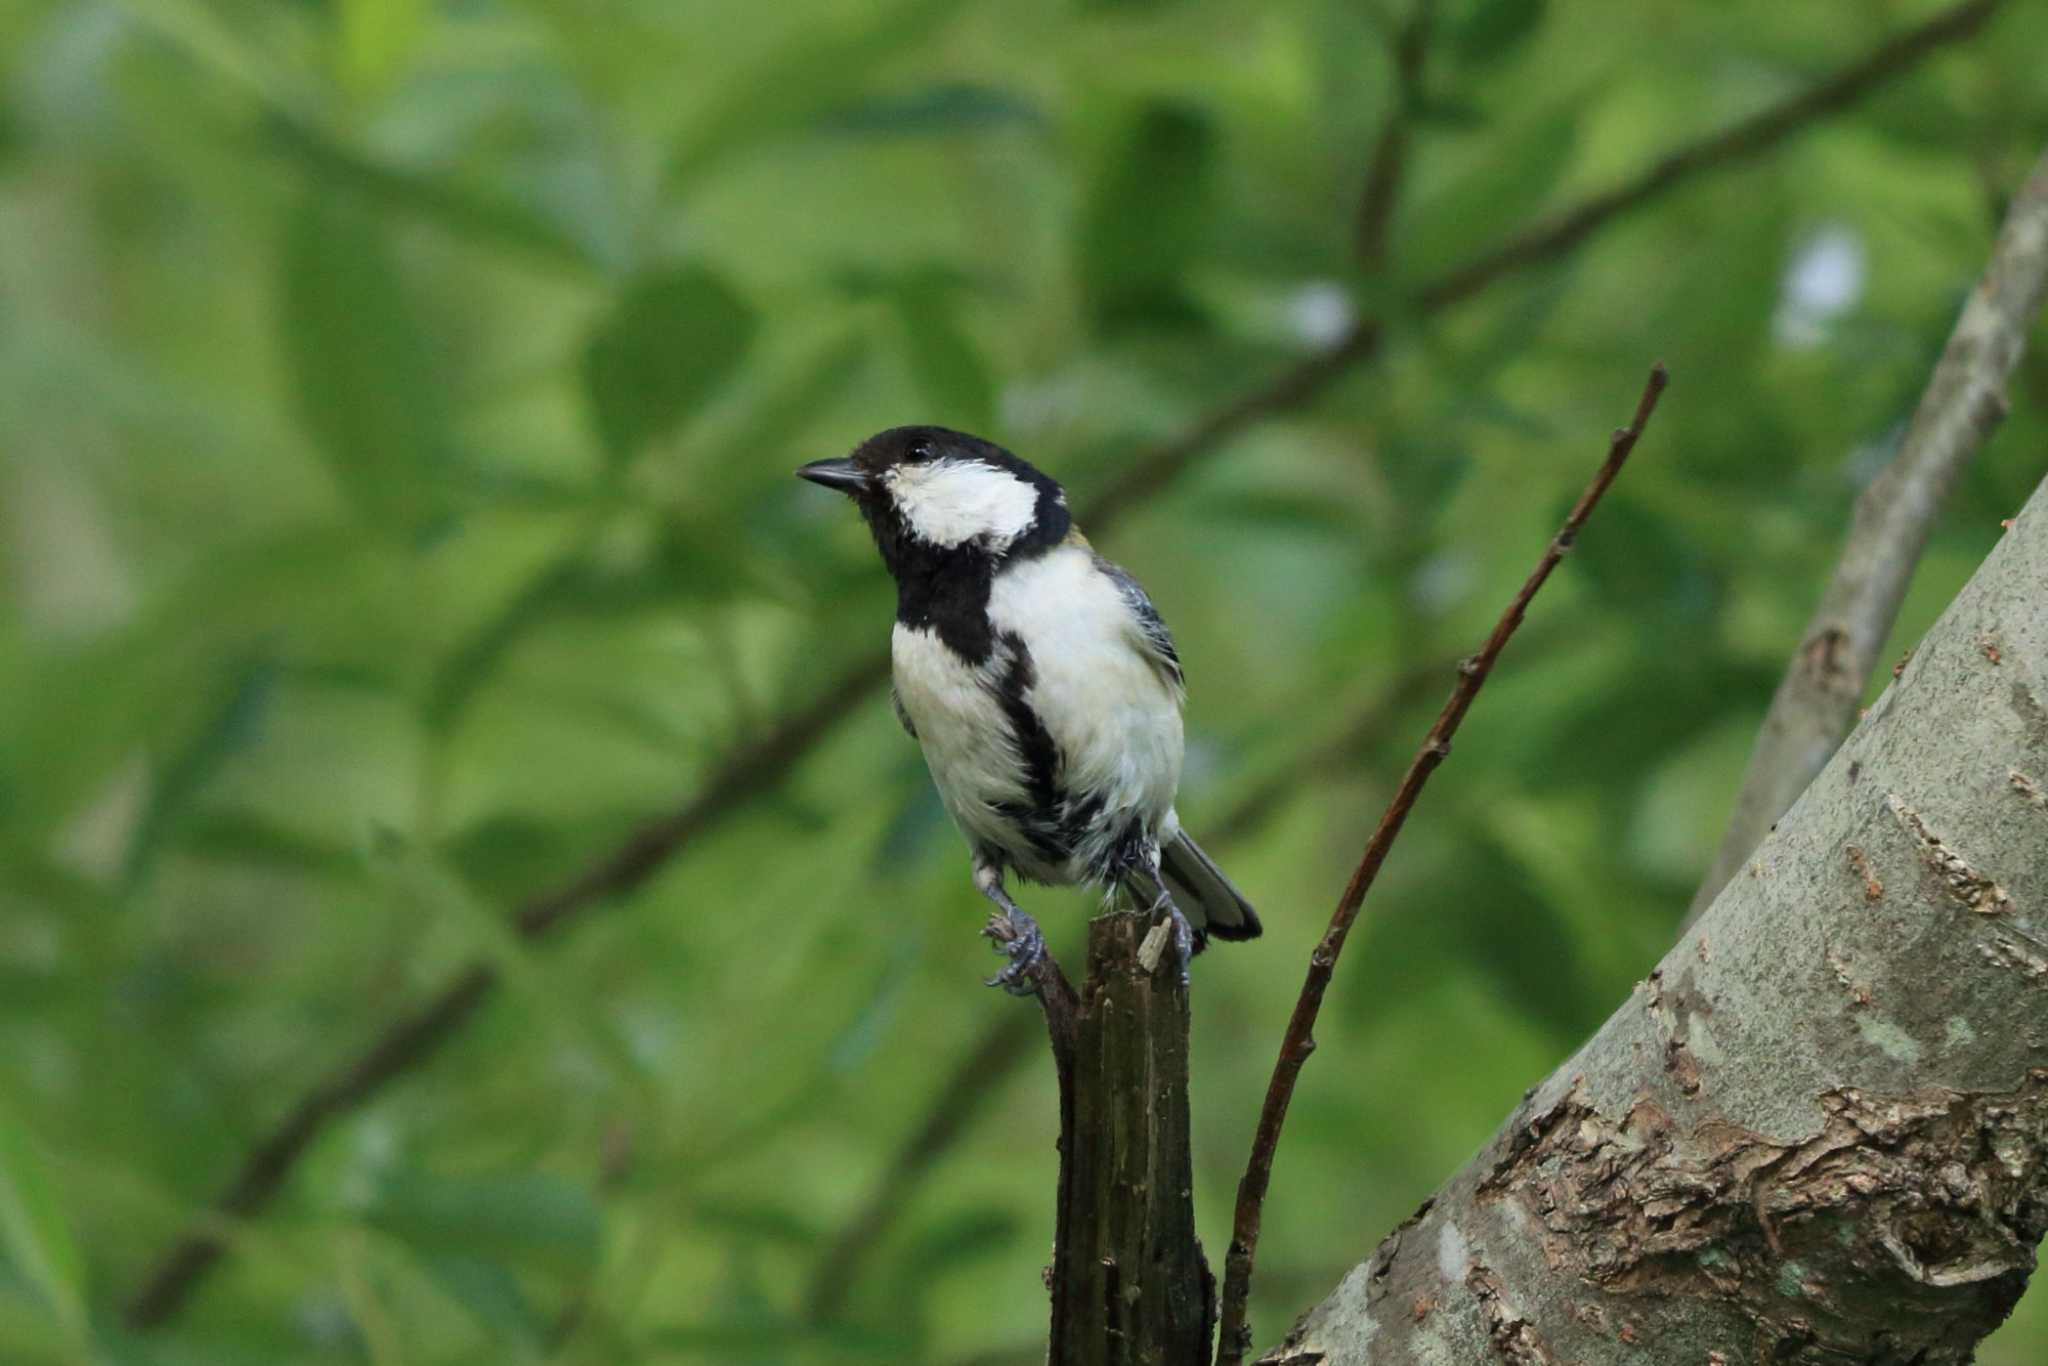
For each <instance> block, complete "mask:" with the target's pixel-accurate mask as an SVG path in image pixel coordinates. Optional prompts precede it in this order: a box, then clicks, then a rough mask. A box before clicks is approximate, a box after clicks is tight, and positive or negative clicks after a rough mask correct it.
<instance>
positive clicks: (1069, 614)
mask: <svg viewBox="0 0 2048 1366" xmlns="http://www.w3.org/2000/svg"><path fill="white" fill-rule="evenodd" d="M989 619H990V621H991V622H992V623H993V624H994V626H995V628H996V630H997V631H998V632H1003V631H1014V632H1016V633H1017V635H1018V636H1019V637H1020V638H1022V640H1023V641H1024V644H1025V647H1026V648H1027V649H1029V650H1030V652H1031V661H1032V664H1033V667H1034V671H1035V682H1034V684H1033V686H1032V688H1031V690H1030V692H1029V693H1028V694H1027V699H1028V700H1029V701H1030V703H1031V707H1032V710H1034V711H1036V712H1037V713H1038V716H1039V718H1040V720H1041V721H1043V722H1044V724H1045V728H1046V730H1047V731H1048V732H1049V733H1050V734H1051V735H1052V738H1053V741H1054V742H1055V743H1056V744H1057V745H1058V746H1059V749H1060V754H1061V755H1062V757H1063V758H1064V759H1065V761H1066V769H1065V773H1064V774H1063V777H1062V784H1063V786H1064V787H1065V788H1066V790H1067V791H1068V792H1069V793H1072V794H1077V795H1078V794H1100V795H1101V797H1102V799H1103V808H1104V811H1103V815H1104V819H1103V820H1101V821H1098V822H1097V826H1098V829H1099V830H1100V832H1101V833H1102V834H1103V835H1104V837H1105V838H1106V837H1107V836H1108V835H1110V834H1111V833H1113V831H1114V830H1115V828H1116V827H1117V826H1118V825H1120V824H1121V823H1122V822H1121V821H1120V820H1118V819H1117V818H1118V817H1119V816H1122V815H1137V816H1138V817H1140V818H1141V819H1142V820H1143V821H1144V823H1145V826H1146V828H1147V829H1148V830H1153V831H1156V830H1157V829H1158V828H1159V824H1160V822H1161V821H1162V820H1164V819H1165V817H1166V814H1167V813H1168V812H1169V811H1171V810H1172V809H1173V796H1174V793H1175V791H1176V790H1177V789H1178V788H1179V787H1180V766H1181V749H1182V744H1183V738H1182V733H1181V719H1180V698H1179V696H1178V694H1177V693H1176V692H1175V691H1174V690H1173V689H1172V688H1171V686H1170V685H1169V684H1168V683H1167V682H1166V681H1165V680H1164V679H1163V678H1161V677H1160V674H1159V671H1158V669H1157V667H1156V666H1155V665H1154V664H1153V662H1152V661H1151V660H1150V659H1149V658H1148V657H1147V656H1146V655H1145V653H1144V652H1143V650H1142V649H1141V648H1140V646H1139V640H1140V634H1139V631H1138V627H1137V624H1136V622H1135V620H1134V618H1133V617H1132V615H1131V610H1130V607H1129V605H1128V604H1127V603H1126V602H1125V600H1124V596H1123V594H1122V592H1121V591H1120V590H1119V589H1118V588H1117V586H1116V584H1115V583H1114V582H1113V581H1112V580H1110V579H1109V578H1108V577H1107V576H1105V575H1104V574H1103V573H1102V572H1101V571H1100V570H1098V569H1097V568H1096V567H1095V556H1094V554H1093V553H1092V552H1091V551H1089V550H1088V549H1086V548H1085V547H1084V546H1078V545H1066V546H1061V547H1060V548H1058V549H1056V550H1053V551H1051V552H1049V553H1047V554H1045V555H1042V556H1039V557H1038V558H1036V559H1033V560H1027V561H1025V562H1024V563H1021V564H1018V565H1015V566H1012V567H1011V568H1009V569H1007V570H1005V571H1004V572H1003V573H1001V574H999V575H997V576H996V580H995V585H994V589H993V591H992V592H991V594H990V597H989Z"/></svg>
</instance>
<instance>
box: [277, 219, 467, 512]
mask: <svg viewBox="0 0 2048 1366" xmlns="http://www.w3.org/2000/svg"><path fill="white" fill-rule="evenodd" d="M279 270H280V273H281V278H280V280H279V282H278V299H279V304H280V310H279V316H278V326H279V328H280V330H281V332H282V336H281V339H280V342H281V347H282V350H283V352H284V360H285V365H286V368H287V370H288V372H289V375H290V379H291V385H292V397H293V399H294V402H295V406H296V407H297V409H298V415H299V421H300V422H301V424H302V425H303V426H304V427H305V429H306V433H307V435H309V436H310V437H312V439H313V442H314V444H315V445H316V446H317V447H318V448H319V450H320V453H321V455H322V456H324V457H325V458H326V460H327V464H328V467H329V468H330V469H331V470H332V471H333V473H334V478H335V481H336V482H337V483H338V484H340V485H341V487H342V489H343V490H344V491H345V492H347V493H348V494H349V496H350V497H351V498H353V499H354V500H355V502H356V505H357V507H358V508H359V509H360V511H361V513H362V515H363V517H364V518H365V519H366V520H367V521H369V522H371V523H372V524H374V525H381V526H388V527H393V528H396V529H398V530H399V531H400V532H401V533H412V532H416V531H417V530H418V529H419V527H420V525H421V524H422V523H423V522H424V521H425V519H426V516H427V514H428V511H429V500H428V482H429V480H430V478H431V477H432V475H433V473H434V470H433V467H434V465H435V464H436V463H437V462H438V461H439V460H440V459H441V458H442V456H443V455H444V453H445V440H446V436H445V427H446V418H445V414H444V413H443V411H442V407H441V394H442V392H443V390H442V386H441V384H440V382H439V380H438V378H437V376H436V367H435V366H434V365H433V364H432V355H433V351H432V347H431V346H430V345H429V344H428V342H427V338H426V336H425V333H424V331H423V329H422V327H421V325H420V320H419V318H418V317H417V315H416V313H415V310H414V301H415V298H416V293H415V291H413V290H412V289H411V288H409V287H408V285H407V283H406V281H405V280H404V279H403V278H402V277H401V273H400V269H399V264H398V261H397V258H396V256H395V254H394V253H393V251H392V249H391V243H390V239H389V237H388V236H387V234H386V232H385V230H384V225H383V223H382V221H381V220H379V219H378V218H376V217H375V216H373V215H371V214H370V213H368V212H366V211H365V210H364V209H363V207H362V206H361V205H360V204H358V203H357V202H356V200H355V199H354V198H353V197H352V196H349V195H347V194H343V193H337V192H334V191H332V190H330V189H327V188H324V187H323V188H316V189H314V190H312V191H311V192H309V193H308V194H307V196H306V198H305V201H304V203H303V204H301V205H300V208H299V211H298V214H297V216H296V217H295V219H294V220H293V222H292V224H291V226H290V227H289V229H288V230H287V232H286V235H285V246H284V252H283V256H282V258H281V260H280V262H279Z"/></svg>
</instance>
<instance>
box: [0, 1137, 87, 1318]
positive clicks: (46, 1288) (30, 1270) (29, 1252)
mask: <svg viewBox="0 0 2048 1366" xmlns="http://www.w3.org/2000/svg"><path fill="white" fill-rule="evenodd" d="M0 1248H4V1249H5V1250H6V1253H7V1260H8V1261H9V1262H10V1263H12V1264H13V1266H14V1269H15V1270H16V1271H17V1272H19V1273H20V1274H21V1276H22V1277H23V1278H24V1279H25V1280H26V1281H27V1282H28V1283H29V1284H30V1285H32V1286H34V1287H35V1291H36V1294H37V1295H39V1296H40V1297H41V1298H42V1301H43V1303H44V1305H45V1306H46V1307H47V1308H48V1309H49V1311H50V1313H51V1315H52V1316H53V1317H55V1318H56V1320H57V1321H58V1322H59V1323H61V1324H62V1325H63V1326H64V1328H65V1329H66V1330H67V1331H68V1332H69V1333H70V1334H71V1335H72V1337H73V1338H74V1339H75V1340H83V1338H84V1336H85V1332H86V1316H85V1270H84V1263H83V1262H82V1261H81V1260H80V1258H79V1255H78V1247H77V1245H76V1244H75V1243H73V1242H72V1240H71V1229H70V1227H69V1225H67V1224H66V1223H65V1221H64V1217H63V1215H62V1213H61V1212H60V1211H59V1210H58V1208H57V1197H56V1193H55V1191H54V1190H53V1189H52V1187H51V1183H50V1179H49V1176H48V1173H47V1172H46V1171H45V1169H44V1167H43V1162H42V1158H41V1156H40V1154H38V1153H37V1151H36V1149H35V1145H34V1144H33V1142H32V1141H31V1140H30V1139H29V1137H28V1135H27V1134H26V1133H25V1132H23V1130H22V1129H21V1127H20V1125H19V1124H18V1123H16V1122H15V1120H14V1118H13V1116H11V1115H8V1114H5V1113H0Z"/></svg>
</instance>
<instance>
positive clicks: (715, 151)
mask: <svg viewBox="0 0 2048 1366" xmlns="http://www.w3.org/2000/svg"><path fill="white" fill-rule="evenodd" d="M963 3H964V0H909V3H907V4H900V5H897V6H895V7H893V8H891V9H888V10H886V11H884V12H883V13H882V14H881V15H880V16H879V17H878V18H875V19H874V20H872V21H871V22H870V23H869V24H868V25H867V26H866V27H864V28H860V29H857V30H854V31H851V32H849V31H847V30H844V29H826V30H823V31H819V32H811V33H806V34H805V35H804V36H803V37H801V38H798V39H796V40H794V41H792V42H790V43H789V44H787V45H785V46H784V47H782V48H780V49H779V50H777V51H776V52H775V53H773V54H772V55H771V56H769V57H768V58H767V60H765V61H763V62H761V63H760V64H758V65H756V66H754V67H752V68H750V69H748V70H745V71H742V72H739V73H738V74H737V75H735V76H734V77H733V78H732V79H731V80H730V81H728V82H727V84H726V88H725V90H724V91H723V92H721V93H720V95H719V96H718V97H717V98H716V99H715V100H714V101H713V102H712V104H711V107H710V108H709V110H707V111H706V112H705V113H704V114H703V115H701V116H700V117H699V118H698V119H697V121H696V124H695V126H694V127H692V128H691V130H690V132H689V133H688V135H687V136H685V137H684V139H683V140H682V142H681V144H680V145H679V146H678V147H677V148H676V151H675V153H674V155H673V156H671V157H670V159H669V167H668V177H667V186H668V188H669V189H670V190H671V191H680V190H683V189H686V188H687V187H689V186H690V185H691V184H692V183H693V182H695V181H696V180H698V179H699V178H700V177H702V176H704V175H705V174H707V173H708V172H710V171H711V170H713V169H714V168H716V167H718V166H720V165H721V164H723V163H724V162H725V161H727V160H728V159H730V158H732V157H735V156H738V155H740V154H742V153H744V152H748V151H751V150H753V149H754V148H756V147H758V146H760V145H761V144H762V143H764V142H767V141H769V140H771V139H775V138H780V137H784V136H787V135H788V134H790V133H793V132H796V131H798V130H799V129H801V128H803V127H804V126H805V125H806V124H807V123H809V122H810V121H811V120H812V119H814V118H815V117H816V116H817V115H818V113H819V112H820V111H822V110H825V109H829V108H831V107H833V106H834V105H839V104H844V103H845V102H846V101H847V100H849V99H850V98H851V97H853V96H854V95H855V94H857V93H858V92H860V91H861V90H863V89H865V88H866V87H867V85H868V83H869V82H871V81H872V80H874V72H875V69H876V68H877V67H878V66H879V65H881V64H882V63H884V62H886V61H887V60H888V59H889V58H891V57H893V56H895V55H896V54H897V53H899V52H901V51H903V50H905V49H907V48H910V47H913V46H915V45H916V44H917V43H919V42H920V41H922V40H924V39H926V38H928V37H930V36H931V35H932V33H933V32H935V31H936V30H937V29H938V28H939V26H940V25H941V24H944V23H945V22H946V21H947V20H949V19H951V18H952V17H953V15H954V13H955V12H957V11H958V10H959V9H960V8H961V6H962V4H963ZM783 209H784V211H788V210H789V206H788V205H787V204H785V205H784V206H783Z"/></svg>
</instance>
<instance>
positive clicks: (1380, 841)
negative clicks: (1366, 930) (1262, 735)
mask: <svg viewBox="0 0 2048 1366" xmlns="http://www.w3.org/2000/svg"><path fill="white" fill-rule="evenodd" d="M1665 379H1666V376H1665V372H1664V367H1663V366H1662V365H1658V366H1655V367H1653V368H1652V369H1651V371H1650V378H1649V381H1648V382H1647V383H1646V384H1645V385H1644V386H1643V394H1642V397H1641V398H1640V399H1639V400H1637V402H1636V411H1635V416H1634V417H1633V418H1631V419H1630V420H1629V425H1628V426H1626V427H1623V428H1620V429H1619V430H1617V431H1616V432H1615V433H1614V436H1613V439H1612V440H1611V441H1610V442H1609V443H1608V447H1607V458H1606V460H1604V461H1603V462H1601V465H1600V469H1599V472H1598V473H1596V474H1595V475H1594V476H1593V482H1592V483H1590V484H1588V485H1587V486H1586V491H1585V492H1584V493H1582V494H1580V495H1579V501H1578V502H1577V503H1575V504H1574V505H1573V506H1572V510H1571V512H1570V513H1569V514H1567V515H1566V517H1565V519H1564V525H1563V526H1562V527H1560V528H1559V529H1558V533H1557V535H1555V536H1553V537H1552V538H1551V541H1550V544H1549V545H1548V546H1547V547H1546V548H1545V549H1544V551H1543V556H1542V558H1541V559H1539V560H1538V561H1537V562H1536V568H1535V569H1534V570H1532V571H1530V574H1529V577H1528V579H1527V580H1526V581H1525V582H1524V583H1523V584H1522V587H1521V590H1520V591H1519V592H1517V593H1516V594H1515V596H1514V599H1513V601H1511V602H1509V603H1508V606H1507V610H1506V611H1504V612H1502V613H1501V615H1500V620H1499V621H1497V622H1496V623H1494V627H1493V634H1492V635H1490V636H1488V637H1487V638H1486V643H1485V644H1484V645H1482V646H1481V647H1480V649H1479V653H1477V654H1475V655H1473V656H1472V657H1471V658H1469V659H1467V660H1465V661H1464V662H1463V663H1461V664H1460V665H1459V666H1458V681H1457V684H1456V685H1455V686H1454V687H1453V688H1452V689H1451V696H1450V700H1449V701H1447V702H1445V703H1444V707H1443V710H1442V711H1441V712H1440V713H1438V715H1437V718H1436V724H1434V725H1432V726H1431V727H1430V728H1429V734H1428V735H1427V736H1426V737H1425V738H1424V739H1423V742H1422V748H1421V749H1419V750H1417V751H1416V754H1415V758H1414V759H1413V760H1412V761H1410V763H1409V765H1408V771H1407V773H1406V774H1404V775H1403V776H1402V778H1401V784H1400V786H1399V787H1397V788H1396V789H1395V790H1394V796H1393V799H1392V800H1391V801H1389V802H1388V803H1387V809H1386V813H1385V814H1384V815H1382V816H1381V817H1380V823H1379V825H1378V826H1377V827H1376V828H1375V829H1374V830H1373V832H1372V837H1371V838H1370V839H1368V840H1367V841H1366V844H1365V853H1364V855H1363V856H1361V857H1360V859H1359V860H1358V867H1357V868H1356V869H1355V870H1354V871H1353V872H1352V874H1351V881H1350V882H1349V883H1348V884H1346V886H1345V888H1344V895H1343V896H1341V897H1339V898H1338V900H1337V909H1336V910H1335V911H1334V912H1332V913H1331V915H1330V927H1329V929H1327V930H1326V931H1324V932H1323V938H1322V942H1320V943H1319V944H1317V945H1316V948H1315V952H1314V953H1313V954H1311V955H1310V956H1309V967H1308V976H1307V978H1306V980H1304V981H1303V982H1302V985H1301V995H1300V997H1299V998H1298V999H1297V1000H1296V1001H1295V1003H1294V1013H1293V1015H1292V1016H1291V1017H1290V1018H1289V1019H1288V1022H1287V1034H1286V1037H1285V1038H1284V1039H1283V1040H1282V1041H1281V1044H1280V1057H1279V1059H1278V1061H1276V1062H1275V1063H1274V1065H1273V1078H1272V1081H1271V1082H1270V1083H1269V1084H1268V1086H1267V1088H1266V1100H1265V1104H1264V1105H1262V1106H1261V1107H1260V1109H1259V1127H1258V1131H1257V1134H1256V1135H1255V1137H1254V1138H1253V1140H1252V1152H1251V1160H1250V1161H1249V1162H1248V1163H1247V1164H1246V1166H1245V1173H1244V1179H1243V1180H1242V1181H1241V1182H1239V1183H1238V1188H1237V1213H1236V1218H1235V1220H1234V1222H1233V1225H1232V1230H1231V1239H1230V1250H1229V1253H1228V1255H1227V1256H1226V1257H1225V1258H1224V1272H1223V1313H1222V1331H1221V1333H1220V1334H1219V1336H1218V1340H1217V1349H1216V1351H1217V1355H1216V1360H1217V1364H1218V1366H1239V1363H1241V1362H1243V1360H1244V1357H1245V1353H1246V1352H1248V1351H1250V1350H1251V1328H1250V1325H1249V1324H1248V1323H1247V1322H1246V1319H1245V1307H1246V1302H1247V1300H1248V1299H1249V1298H1250V1296H1251V1283H1252V1263H1253V1260H1254V1258H1255V1257H1256V1255H1257V1252H1258V1245H1259V1221H1260V1216H1261V1214H1262V1213H1263V1211H1264V1208H1265V1202H1266V1189H1267V1187H1268V1186H1269V1185H1270V1184H1271V1182H1272V1179H1273V1154H1274V1152H1275V1150H1276V1149H1277V1148H1278V1146H1279V1143H1280V1130H1281V1126H1282V1125H1283V1124H1285V1123H1286V1120H1287V1106H1288V1103H1289V1102H1290V1101H1291V1100H1293V1099H1294V1086H1295V1082H1296V1081H1297V1080H1298V1079H1299V1078H1300V1076H1301V1068H1302V1064H1303V1063H1305V1062H1307V1061H1308V1055H1309V1054H1310V1053H1312V1052H1314V1051H1315V1046H1316V1045H1315V1025H1316V1016H1317V1014H1318V1013H1319V1012H1320V1011H1321V1009H1322V1005H1323V994H1324V993H1325V992H1326V991H1327V990H1328V989H1329V985H1330V974H1331V973H1332V972H1333V971H1334V970H1335V968H1336V966H1337V957H1338V955H1339V954H1341V953H1342V952H1343V951H1344V940H1345V938H1346V937H1347V936H1349V935H1350V933H1351V926H1352V924H1353V923H1354V922H1356V920H1357V919H1358V910H1359V907H1360V906H1362V905H1363V904H1364V902H1365V895H1366V893H1367V892H1368V891H1370V890H1371V889H1372V884H1373V881H1374V879H1376V878H1377V877H1378V876H1379V871H1380V868H1381V866H1382V865H1383V864H1384V863H1385V862H1386V859H1387V853H1388V851H1389V850H1391V849H1392V848H1393V847H1394V840H1395V839H1396V838H1397V837H1398V836H1399V835H1400V833H1401V827H1402V826H1403V825H1404V824H1405V823H1406V822H1407V820H1408V813H1409V812H1410V811H1412V810H1413V809H1414V807H1415V800H1416V798H1417V797H1419V796H1421V795H1422V788H1423V785H1424V784H1426V783H1427V782H1428V781H1429V775H1430V774H1432V773H1434V772H1435V771H1436V768H1437V765H1439V764H1441V763H1442V762H1443V761H1444V759H1445V758H1446V757H1447V756H1448V755H1449V754H1450V752H1451V740H1452V738H1453V737H1454V736H1456V735H1457V733H1458V726H1459V725H1460V724H1461V723H1462V722H1463V721H1464V719H1465V713H1466V712H1467V711H1469V710H1470V709H1471V707H1472V700H1473V699H1474V698H1475V697H1477V696H1478V695H1479V690H1480V688H1482V687H1484V686H1485V684H1486V679H1487V675H1488V674H1490V673H1492V671H1493V666H1494V662H1495V661H1496V660H1498V659H1499V658H1500V654H1501V651H1502V650H1504V649H1506V648H1507V643H1508V641H1509V640H1510V639H1511V638H1512V637H1513V636H1514V634H1515V629H1516V628H1517V627H1519V626H1520V625H1521V624H1522V616H1523V614H1524V613H1525V612H1526V611H1527V610H1528V607H1529V603H1530V601H1531V600H1532V599H1533V598H1534V597H1535V596H1536V593H1537V590H1539V589H1540V588H1542V587H1543V584H1544V582H1545V581H1546V580H1547V579H1549V577H1550V573H1551V571H1552V570H1554V569H1556V568H1557V565H1558V561H1560V560H1562V559H1563V558H1564V555H1565V552H1566V551H1567V550H1570V549H1571V546H1572V542H1573V541H1574V540H1576V539H1577V538H1578V534H1579V530H1580V528H1582V527H1583V526H1585V524H1586V519H1587V518H1588V517H1589V516H1591V515H1592V512H1593V509H1594V507H1595V506H1596V505H1598V503H1599V502H1600V498H1601V495H1603V494H1605V493H1606V492H1607V487H1608V485H1610V484H1612V483H1613V482H1614V478H1615V476H1616V475H1618V474H1620V473H1621V467H1622V465H1623V463H1624V462H1626V461H1627V459H1628V457H1629V452H1630V451H1632V450H1634V449H1635V445H1636V439H1637V438H1638V437H1640V436H1641V435H1642V433H1643V427H1644V425H1645V424H1647V423H1648V422H1649V420H1650V414H1651V413H1652V412H1654V411H1655V410H1656V407H1657V399H1658V397H1659V396H1660V395H1662V394H1663V392H1664V384H1665Z"/></svg>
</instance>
